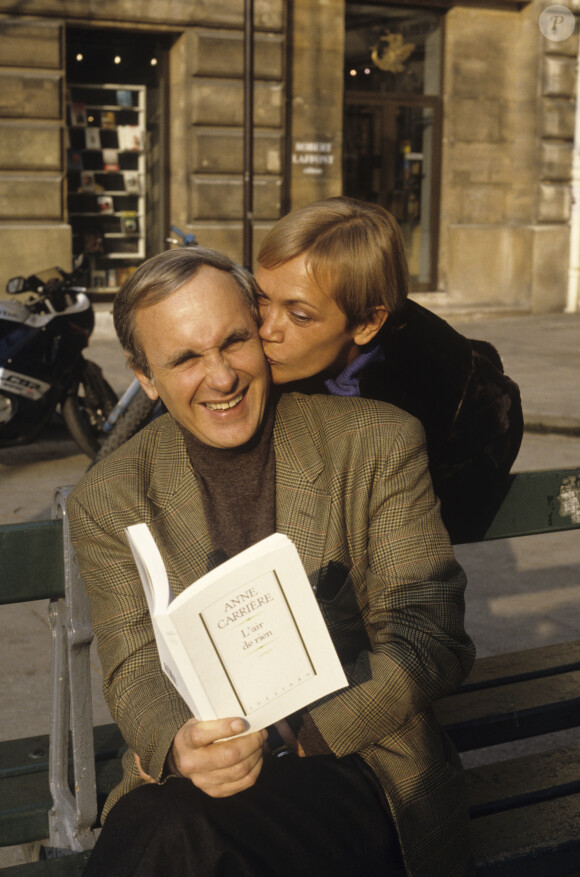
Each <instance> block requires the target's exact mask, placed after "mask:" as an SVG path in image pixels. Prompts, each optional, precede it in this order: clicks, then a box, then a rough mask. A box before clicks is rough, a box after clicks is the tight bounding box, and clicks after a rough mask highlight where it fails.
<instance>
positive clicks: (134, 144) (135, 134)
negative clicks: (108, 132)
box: [117, 125, 143, 152]
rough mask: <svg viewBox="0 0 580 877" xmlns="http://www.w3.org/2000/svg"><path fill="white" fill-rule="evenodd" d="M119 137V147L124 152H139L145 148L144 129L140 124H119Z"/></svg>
mask: <svg viewBox="0 0 580 877" xmlns="http://www.w3.org/2000/svg"><path fill="white" fill-rule="evenodd" d="M117 137H118V138H119V149H120V150H122V151H123V152H138V151H139V150H140V149H143V138H142V131H141V128H139V126H138V125H119V126H118V128H117Z"/></svg>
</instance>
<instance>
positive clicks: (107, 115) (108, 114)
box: [101, 110, 116, 130]
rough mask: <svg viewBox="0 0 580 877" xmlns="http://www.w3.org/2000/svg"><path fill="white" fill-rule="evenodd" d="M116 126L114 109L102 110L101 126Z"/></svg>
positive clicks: (108, 127) (110, 127)
mask: <svg viewBox="0 0 580 877" xmlns="http://www.w3.org/2000/svg"><path fill="white" fill-rule="evenodd" d="M115 127H116V119H115V113H114V112H113V110H102V112H101V128H107V129H110V130H112V129H113V128H115Z"/></svg>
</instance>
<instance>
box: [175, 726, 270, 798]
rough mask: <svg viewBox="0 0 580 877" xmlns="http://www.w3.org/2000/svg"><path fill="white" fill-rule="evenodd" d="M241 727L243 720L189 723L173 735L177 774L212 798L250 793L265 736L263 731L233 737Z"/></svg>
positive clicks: (256, 776)
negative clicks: (244, 791)
mask: <svg viewBox="0 0 580 877" xmlns="http://www.w3.org/2000/svg"><path fill="white" fill-rule="evenodd" d="M244 727H245V726H244V722H243V721H242V719H216V720H215V721H211V722H198V721H197V719H190V720H189V721H188V722H186V723H185V725H182V726H181V728H180V729H179V731H178V732H177V734H176V735H175V737H174V740H173V746H172V749H171V755H172V759H173V763H174V765H175V768H176V770H177V772H178V774H179V775H180V776H183V777H186V778H187V779H190V780H191V782H192V783H193V784H194V785H195V786H197V787H198V789H201V790H202V792H205V793H206V795H209V796H210V797H212V798H227V797H228V796H229V795H235V794H237V793H238V792H242V791H243V790H244V789H249V788H250V787H251V786H253V785H254V783H255V782H256V780H257V778H258V775H259V773H260V771H261V769H262V764H263V757H264V743H265V741H266V739H267V736H268V735H267V732H266V731H265V730H264V731H256V732H255V733H253V734H245V735H244V736H243V737H236V736H235V735H236V734H240V733H241V732H242V731H243V730H244ZM232 737H233V738H234V739H227V738H232ZM218 741H219V742H218Z"/></svg>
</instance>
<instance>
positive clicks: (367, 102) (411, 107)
mask: <svg viewBox="0 0 580 877" xmlns="http://www.w3.org/2000/svg"><path fill="white" fill-rule="evenodd" d="M440 126H441V120H440V114H439V111H438V106H437V103H436V102H434V101H432V100H430V99H429V98H423V99H422V100H421V101H420V102H413V103H407V102H401V101H396V100H390V99H388V98H386V97H383V96H379V95H369V94H362V95H359V94H356V93H354V92H351V93H349V94H348V95H347V97H346V107H345V124H344V144H343V163H344V164H343V192H344V194H345V195H350V196H351V197H353V198H361V199H362V200H364V201H372V202H374V203H377V204H381V205H382V206H383V207H386V208H387V210H389V211H390V212H391V213H392V214H393V215H394V216H395V218H396V219H397V220H398V222H399V224H400V226H401V229H402V232H403V237H404V239H405V244H406V247H407V257H408V260H409V271H410V279H411V286H412V288H413V289H416V290H429V289H431V290H433V289H436V283H437V279H436V247H437V225H438V223H437V218H438V211H437V199H438V192H439V178H438V173H437V170H438V167H439V156H438V154H437V153H438V149H437V147H438V145H439V143H440V140H441V134H440ZM434 153H435V154H434Z"/></svg>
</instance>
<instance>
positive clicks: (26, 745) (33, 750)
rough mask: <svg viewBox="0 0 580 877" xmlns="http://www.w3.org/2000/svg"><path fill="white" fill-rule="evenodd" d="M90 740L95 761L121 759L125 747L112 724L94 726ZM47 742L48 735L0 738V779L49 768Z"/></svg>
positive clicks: (118, 732) (115, 726) (116, 728)
mask: <svg viewBox="0 0 580 877" xmlns="http://www.w3.org/2000/svg"><path fill="white" fill-rule="evenodd" d="M93 739H94V746H95V760H96V761H108V760H110V759H114V758H120V757H121V756H122V754H123V752H124V751H125V749H126V748H127V746H126V744H125V742H124V740H123V737H122V736H121V732H120V731H119V728H118V727H117V725H115V724H108V725H97V726H96V727H95V728H94V729H93ZM48 743H49V738H48V734H43V735H41V736H39V737H21V738H20V739H18V740H3V741H1V742H0V780H3V779H5V778H6V777H10V776H20V775H22V774H26V773H39V772H40V771H46V770H48Z"/></svg>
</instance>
